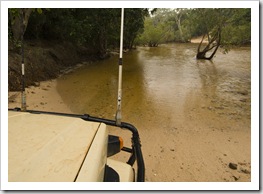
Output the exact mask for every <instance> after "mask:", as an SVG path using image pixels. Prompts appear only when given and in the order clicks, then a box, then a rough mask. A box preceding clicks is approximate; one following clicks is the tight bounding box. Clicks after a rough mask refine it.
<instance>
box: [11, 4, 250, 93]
mask: <svg viewBox="0 0 263 194" xmlns="http://www.w3.org/2000/svg"><path fill="white" fill-rule="evenodd" d="M8 14H9V15H8V16H9V17H8V47H9V48H8V49H9V50H8V51H9V53H8V57H9V59H8V61H9V62H8V63H9V64H8V67H9V68H8V70H9V71H8V74H9V75H8V76H9V84H8V86H9V87H8V88H9V89H10V90H18V89H19V85H20V74H21V73H20V65H21V53H22V51H21V50H22V49H21V48H22V44H23V47H24V53H25V64H26V65H25V68H26V79H27V80H26V83H27V85H32V84H34V83H35V82H38V81H42V80H45V79H50V78H54V77H56V76H57V75H58V74H59V73H60V70H61V69H64V68H67V67H69V66H71V65H74V64H77V63H79V62H83V61H89V60H99V59H105V58H107V57H109V56H110V54H109V53H110V51H112V50H118V47H119V42H120V38H119V34H120V15H121V12H120V9H110V8H107V9H105V8H104V9H102V8H96V9H94V8H93V9H91V8H90V9H73V8H72V9H55V8H52V9H44V8H42V9H40V8H36V9H32V8H28V9H26V8H24V9H14V8H11V9H9V12H8ZM250 20H251V10H250V9H233V8H232V9H211V8H210V9H182V8H177V9H147V8H141V9H139V8H136V9H131V8H130V9H128V8H127V9H125V20H124V21H125V22H124V40H123V46H124V49H132V48H134V47H136V46H137V45H145V46H150V47H155V46H158V45H159V44H161V43H169V42H189V41H191V39H192V38H193V37H199V36H201V37H203V38H201V41H200V44H199V46H198V48H197V54H196V56H197V58H200V59H212V58H213V56H214V54H215V52H216V51H217V49H218V47H219V46H224V48H225V52H227V51H228V49H229V48H230V47H229V46H230V45H243V44H250V37H251V32H250V31H251V28H250V26H251V21H250ZM204 39H206V40H207V44H205V45H204V44H203V43H204V42H203V40H204ZM207 54H209V56H207Z"/></svg>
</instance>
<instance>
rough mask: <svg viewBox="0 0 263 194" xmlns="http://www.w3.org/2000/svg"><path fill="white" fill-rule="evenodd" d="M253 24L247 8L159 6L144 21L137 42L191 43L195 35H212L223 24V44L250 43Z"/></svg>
mask: <svg viewBox="0 0 263 194" xmlns="http://www.w3.org/2000/svg"><path fill="white" fill-rule="evenodd" d="M250 26H251V10H250V9H245V8H244V9H238V8H228V9H219V8H217V9H216V8H213V9H212V8H206V9H182V8H180V9H179V8H178V9H157V11H156V12H155V14H154V15H153V16H152V17H149V18H147V19H146V20H145V26H144V28H145V31H144V33H142V34H141V35H140V37H139V38H138V40H137V41H138V43H141V44H146V45H152V46H156V45H158V44H160V43H167V42H188V41H190V40H191V38H193V37H198V36H203V35H204V34H210V33H211V34H213V33H215V31H216V29H218V27H220V28H221V30H222V39H221V44H222V45H228V44H235V45H239V44H247V43H250V38H251V27H250ZM152 42H154V43H155V44H152Z"/></svg>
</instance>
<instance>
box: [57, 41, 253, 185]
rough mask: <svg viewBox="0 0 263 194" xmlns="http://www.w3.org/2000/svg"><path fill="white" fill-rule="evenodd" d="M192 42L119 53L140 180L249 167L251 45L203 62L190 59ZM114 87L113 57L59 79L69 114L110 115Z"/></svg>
mask: <svg viewBox="0 0 263 194" xmlns="http://www.w3.org/2000/svg"><path fill="white" fill-rule="evenodd" d="M197 46H198V45H197V44H190V43H189V44H166V45H160V46H159V47H156V48H148V47H138V48H137V49H136V50H132V51H129V52H127V53H124V55H123V85H122V86H123V87H122V121H125V122H129V123H132V124H133V125H135V126H136V127H137V128H138V130H139V132H140V136H141V140H142V151H143V154H144V159H145V163H146V181H158V182H162V181H176V182H178V181H219V182H222V181H237V180H238V181H250V174H249V173H248V174H245V173H243V172H242V170H241V171H235V172H233V171H231V170H229V168H228V163H229V162H235V163H238V162H239V163H240V164H243V166H241V167H242V168H244V167H246V168H247V169H248V170H250V154H251V152H250V141H251V139H250V117H251V108H250V107H251V49H250V47H241V48H233V49H231V51H230V52H229V53H228V54H223V53H222V52H221V51H220V50H219V51H218V52H217V54H216V57H215V58H214V59H213V60H212V61H207V60H196V59H195V54H196V49H197ZM117 85H118V54H116V55H113V56H112V57H111V58H109V59H107V60H103V61H97V62H94V63H90V64H85V65H82V66H81V67H80V68H78V69H77V70H75V71H73V72H70V73H68V74H66V75H63V76H62V77H60V78H59V79H58V80H57V90H58V92H59V94H60V95H61V97H62V99H63V102H64V103H65V104H66V105H67V106H69V108H70V109H71V111H72V112H74V113H79V114H80V113H87V114H90V115H92V116H99V117H104V118H108V119H114V118H115V113H116V107H117ZM112 130H113V129H112ZM113 132H114V131H113ZM118 134H120V135H121V136H125V134H124V132H121V133H120V132H119V131H118ZM129 137H130V136H129ZM125 142H130V140H129V139H128V140H127V141H126V140H125ZM122 157H123V160H126V159H127V156H121V157H120V158H121V159H122Z"/></svg>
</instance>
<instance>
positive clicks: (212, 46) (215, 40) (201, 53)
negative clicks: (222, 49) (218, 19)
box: [196, 28, 221, 60]
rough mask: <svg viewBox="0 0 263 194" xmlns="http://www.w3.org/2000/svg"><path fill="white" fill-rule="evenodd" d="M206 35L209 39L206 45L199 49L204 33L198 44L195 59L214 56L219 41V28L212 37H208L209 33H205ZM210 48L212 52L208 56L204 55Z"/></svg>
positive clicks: (209, 58)
mask: <svg viewBox="0 0 263 194" xmlns="http://www.w3.org/2000/svg"><path fill="white" fill-rule="evenodd" d="M207 36H208V40H209V42H208V44H207V46H206V47H205V48H204V49H203V50H201V45H202V43H203V40H204V37H205V35H204V36H203V38H202V40H201V42H200V43H199V45H198V48H197V54H196V58H197V59H206V60H211V59H212V58H213V57H214V55H215V54H216V52H217V49H218V48H219V46H220V42H221V28H218V29H217V32H216V33H215V35H214V36H213V37H212V38H210V37H209V34H207ZM211 50H213V52H212V54H211V55H210V56H209V57H206V53H207V52H208V51H211Z"/></svg>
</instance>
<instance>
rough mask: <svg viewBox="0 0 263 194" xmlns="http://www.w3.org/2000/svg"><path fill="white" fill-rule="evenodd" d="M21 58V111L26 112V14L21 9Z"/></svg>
mask: <svg viewBox="0 0 263 194" xmlns="http://www.w3.org/2000/svg"><path fill="white" fill-rule="evenodd" d="M21 30H22V33H21V56H22V65H21V68H22V77H21V84H22V90H21V111H26V92H25V65H24V30H25V26H24V12H23V10H22V9H21Z"/></svg>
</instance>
